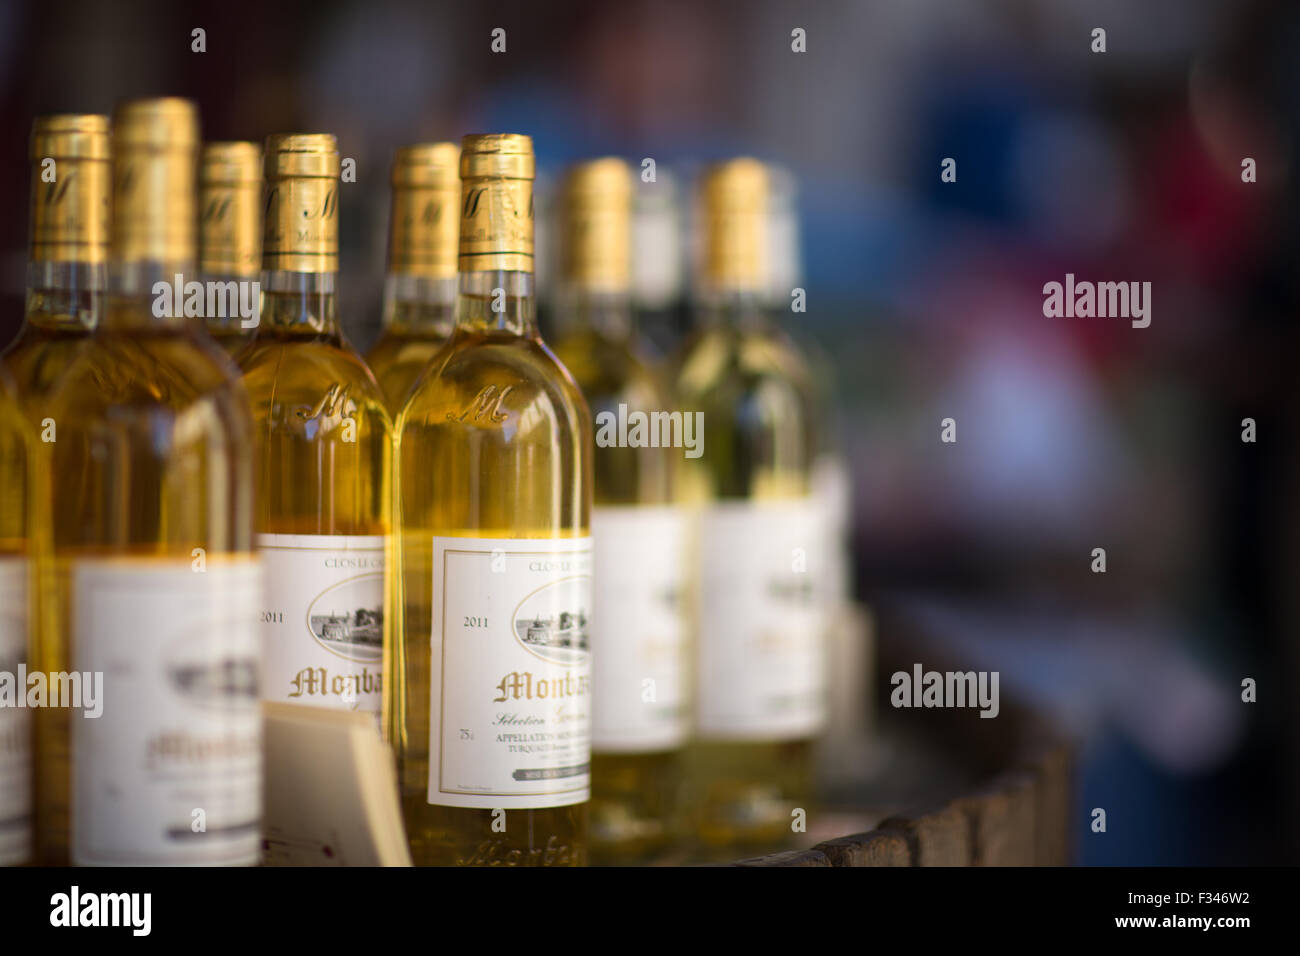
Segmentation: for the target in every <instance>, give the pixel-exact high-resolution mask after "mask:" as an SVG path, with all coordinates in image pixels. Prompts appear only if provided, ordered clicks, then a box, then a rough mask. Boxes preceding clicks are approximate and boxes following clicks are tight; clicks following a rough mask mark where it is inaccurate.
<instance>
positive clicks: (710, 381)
mask: <svg viewBox="0 0 1300 956" xmlns="http://www.w3.org/2000/svg"><path fill="white" fill-rule="evenodd" d="M673 378H674V386H675V389H676V391H677V394H678V395H679V396H680V397H681V398H682V399H683V400H708V399H710V398H712V397H714V396H717V395H728V396H731V397H733V398H734V397H736V396H739V395H744V394H746V393H758V392H767V393H794V394H795V395H797V396H798V397H799V398H800V399H801V400H802V401H806V402H811V400H812V395H813V384H812V380H811V376H810V374H809V371H808V366H807V364H806V362H805V360H804V357H803V354H802V352H801V351H800V349H799V347H798V346H797V345H796V344H795V342H794V341H793V340H792V339H791V338H790V337H789V336H787V335H785V334H784V333H783V332H781V331H780V330H779V329H777V328H775V327H772V326H769V325H764V326H762V327H759V328H755V329H744V328H735V327H733V326H728V325H720V326H717V327H713V328H706V329H702V330H700V331H699V332H697V333H696V335H695V336H694V337H693V338H692V339H691V340H690V341H688V342H687V343H686V345H685V346H684V348H683V351H682V353H681V355H680V356H679V357H678V359H677V361H676V364H675V368H674V376H673Z"/></svg>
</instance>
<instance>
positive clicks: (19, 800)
mask: <svg viewBox="0 0 1300 956" xmlns="http://www.w3.org/2000/svg"><path fill="white" fill-rule="evenodd" d="M26 659H27V561H26V559H25V558H20V557H0V675H11V678H10V679H12V680H13V681H14V682H15V683H14V693H15V694H16V695H22V697H23V699H24V702H25V699H26V694H27V688H26V687H22V686H18V684H17V679H18V673H19V666H20V665H21V664H22V663H23V662H24V661H25V660H26ZM14 703H15V704H16V703H17V698H15V700H14ZM30 713H31V712H30V711H28V710H27V709H26V708H25V707H19V706H12V707H10V706H5V705H4V703H0V866H5V865H8V864H12V863H22V862H25V861H26V860H27V859H28V857H29V856H30V855H31V835H32V818H31V812H32V798H31V779H32V778H31V758H32V746H31V727H32V724H31V717H30Z"/></svg>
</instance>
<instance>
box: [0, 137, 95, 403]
mask: <svg viewBox="0 0 1300 956" xmlns="http://www.w3.org/2000/svg"><path fill="white" fill-rule="evenodd" d="M30 156H31V207H30V215H29V220H28V221H29V223H30V227H29V228H30V233H29V246H28V263H27V303H26V309H25V312H24V315H23V324H22V327H21V328H20V329H19V331H18V335H17V337H16V338H15V339H14V340H13V341H12V342H11V343H9V347H8V348H6V349H5V351H4V352H3V353H2V354H0V361H2V362H3V364H4V365H6V366H7V367H8V369H9V371H10V373H11V374H12V375H13V381H14V386H15V387H16V388H17V390H18V395H19V396H20V400H21V401H23V402H24V403H25V404H27V405H28V406H29V407H34V406H33V403H34V402H36V401H37V400H38V399H39V398H40V397H41V396H43V395H45V394H46V392H47V391H48V390H49V388H50V386H51V385H52V384H53V382H54V381H55V380H56V379H57V378H58V377H59V375H60V374H62V372H63V371H64V370H65V369H66V368H67V367H68V364H69V362H71V360H72V357H73V355H75V354H76V351H77V349H78V348H79V347H80V346H81V344H82V343H83V342H84V341H85V340H86V338H87V337H88V336H89V335H90V333H91V331H92V330H93V329H94V327H95V325H96V323H97V322H98V320H99V314H100V312H101V310H102V308H103V294H104V287H105V276H106V271H105V270H106V263H107V261H108V232H109V190H110V188H111V187H110V173H109V160H110V156H109V124H108V117H107V116H100V115H97V114H88V113H71V114H58V115H53V116H41V117H38V118H37V120H36V122H35V123H33V124H32V141H31V153H30Z"/></svg>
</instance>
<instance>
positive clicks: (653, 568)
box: [591, 505, 688, 753]
mask: <svg viewBox="0 0 1300 956" xmlns="http://www.w3.org/2000/svg"><path fill="white" fill-rule="evenodd" d="M686 528H687V525H686V515H685V513H684V512H683V510H682V509H681V508H677V507H673V506H670V505H659V506H650V507H646V506H638V507H631V506H629V507H599V508H593V509H592V514H591V536H592V539H593V540H594V542H595V555H596V567H597V568H598V569H599V572H598V573H597V574H596V576H595V604H594V607H593V611H592V616H591V622H592V627H591V642H592V650H593V663H592V674H593V678H594V685H593V686H594V691H595V697H594V703H593V705H592V737H591V746H592V749H593V750H595V751H597V752H611V753H635V752H646V751H653V750H670V749H674V748H677V747H680V746H682V745H683V744H684V743H685V742H686V736H687V732H688V724H687V702H686V691H685V682H686V674H685V670H686V666H685V665H686V662H685V660H684V654H685V639H686V622H685V619H684V614H685V607H684V603H683V602H684V598H685V595H684V593H683V588H684V577H685V570H684V568H685V563H686Z"/></svg>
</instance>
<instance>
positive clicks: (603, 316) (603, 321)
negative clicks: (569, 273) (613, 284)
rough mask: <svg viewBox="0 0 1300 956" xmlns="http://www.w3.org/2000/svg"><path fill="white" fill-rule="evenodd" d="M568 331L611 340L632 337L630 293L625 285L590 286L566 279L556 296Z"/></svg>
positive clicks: (622, 340) (623, 339)
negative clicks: (614, 286)
mask: <svg viewBox="0 0 1300 956" xmlns="http://www.w3.org/2000/svg"><path fill="white" fill-rule="evenodd" d="M557 303H558V305H559V310H558V311H559V314H560V315H562V316H563V317H564V329H565V331H566V332H568V333H571V334H573V333H576V334H581V333H584V332H586V333H594V334H595V335H599V336H600V337H601V338H603V339H607V340H609V341H611V342H627V341H628V340H629V339H631V337H632V329H633V325H632V297H631V293H630V292H629V290H627V289H592V288H589V287H583V286H581V285H579V284H576V283H568V284H566V285H565V286H563V287H562V288H561V289H560V292H559V295H558V296H557Z"/></svg>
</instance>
